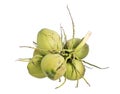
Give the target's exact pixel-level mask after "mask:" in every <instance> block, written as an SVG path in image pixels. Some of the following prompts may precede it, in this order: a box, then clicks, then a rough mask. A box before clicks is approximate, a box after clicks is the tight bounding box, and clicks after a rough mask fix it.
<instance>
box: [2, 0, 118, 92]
mask: <svg viewBox="0 0 120 94" xmlns="http://www.w3.org/2000/svg"><path fill="white" fill-rule="evenodd" d="M67 4H68V5H69V8H70V10H71V13H72V16H73V19H74V22H75V29H76V37H79V38H81V37H83V36H84V35H85V34H86V33H87V32H88V31H91V32H92V35H91V37H90V39H89V40H88V41H87V43H88V44H89V46H90V53H89V55H88V56H87V57H86V58H85V60H86V61H89V62H90V63H93V64H95V65H98V66H101V67H106V66H109V67H110V68H109V69H106V70H99V69H97V68H93V69H86V74H85V78H86V79H87V80H88V81H89V83H90V84H91V87H89V86H88V85H87V84H86V83H85V82H84V81H83V79H81V80H80V81H79V87H78V88H75V84H76V81H68V80H67V82H66V83H65V85H64V86H63V87H61V88H59V89H57V90H56V89H54V88H55V87H56V86H58V85H59V84H60V83H59V82H58V81H51V80H49V79H48V78H45V79H37V78H34V77H32V76H30V75H29V74H28V71H27V68H26V67H27V63H24V62H17V61H16V60H17V58H20V57H31V56H32V52H33V50H32V49H28V48H19V46H21V45H29V46H34V45H33V43H32V41H36V36H37V32H38V31H39V30H40V29H42V28H44V27H46V28H50V29H53V30H55V31H57V32H58V33H60V29H59V26H60V24H62V26H63V27H64V29H65V31H66V34H67V36H68V39H69V38H71V37H72V26H71V20H70V17H69V15H68V11H67V9H66V5H67ZM119 32H120V2H119V0H0V94H41V93H43V94H69V93H71V94H73V93H74V94H105V93H106V94H109V93H111V94H113V93H114V94H119V93H120V91H119V87H120V74H119V72H120V59H119V58H120V54H119V53H120V49H119V48H120V42H119V40H120V33H119ZM62 81H63V79H62Z"/></svg>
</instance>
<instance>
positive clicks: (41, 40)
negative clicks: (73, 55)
mask: <svg viewBox="0 0 120 94" xmlns="http://www.w3.org/2000/svg"><path fill="white" fill-rule="evenodd" d="M37 45H38V48H39V49H41V52H40V53H41V54H42V55H46V54H48V53H50V52H53V51H61V50H62V41H61V38H60V36H59V34H58V33H57V32H55V31H53V30H50V29H47V28H44V29H42V30H40V31H39V32H38V35H37Z"/></svg>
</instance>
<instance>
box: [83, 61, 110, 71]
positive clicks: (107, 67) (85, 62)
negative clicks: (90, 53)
mask: <svg viewBox="0 0 120 94" xmlns="http://www.w3.org/2000/svg"><path fill="white" fill-rule="evenodd" d="M83 62H84V63H86V64H88V65H90V66H93V67H96V68H98V69H107V68H109V67H104V68H101V67H98V66H96V65H94V64H91V63H88V62H86V61H84V60H83Z"/></svg>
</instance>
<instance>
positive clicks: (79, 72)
mask: <svg viewBox="0 0 120 94" xmlns="http://www.w3.org/2000/svg"><path fill="white" fill-rule="evenodd" d="M73 65H74V66H73ZM73 67H75V68H73ZM75 70H76V71H75ZM84 74H85V67H84V65H83V63H82V61H79V60H75V59H74V60H72V62H67V70H66V73H65V75H64V76H65V77H66V78H67V79H69V80H79V79H80V78H82V77H83V76H84Z"/></svg>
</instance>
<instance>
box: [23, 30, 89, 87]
mask: <svg viewBox="0 0 120 94" xmlns="http://www.w3.org/2000/svg"><path fill="white" fill-rule="evenodd" d="M84 41H85V37H83V38H82V39H80V38H72V39H69V40H66V42H63V41H62V36H60V35H59V34H58V33H57V32H56V31H54V30H51V29H48V28H43V29H41V30H40V31H39V32H38V34H37V41H36V47H35V48H34V52H33V57H32V58H30V59H29V60H28V62H29V63H28V65H27V69H28V72H29V74H30V75H32V76H34V77H37V78H45V77H48V78H49V79H51V80H58V79H60V78H61V77H65V81H66V79H68V80H77V86H78V80H79V79H81V78H83V79H85V78H84V74H85V66H84V64H83V59H84V58H85V57H86V56H87V55H88V52H89V46H88V45H87V44H86V43H85V42H84ZM21 61H24V59H21ZM65 81H64V83H65ZM85 81H86V80H85ZM64 83H62V84H61V85H60V86H62V85H63V84H64ZM60 86H59V87H60Z"/></svg>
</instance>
